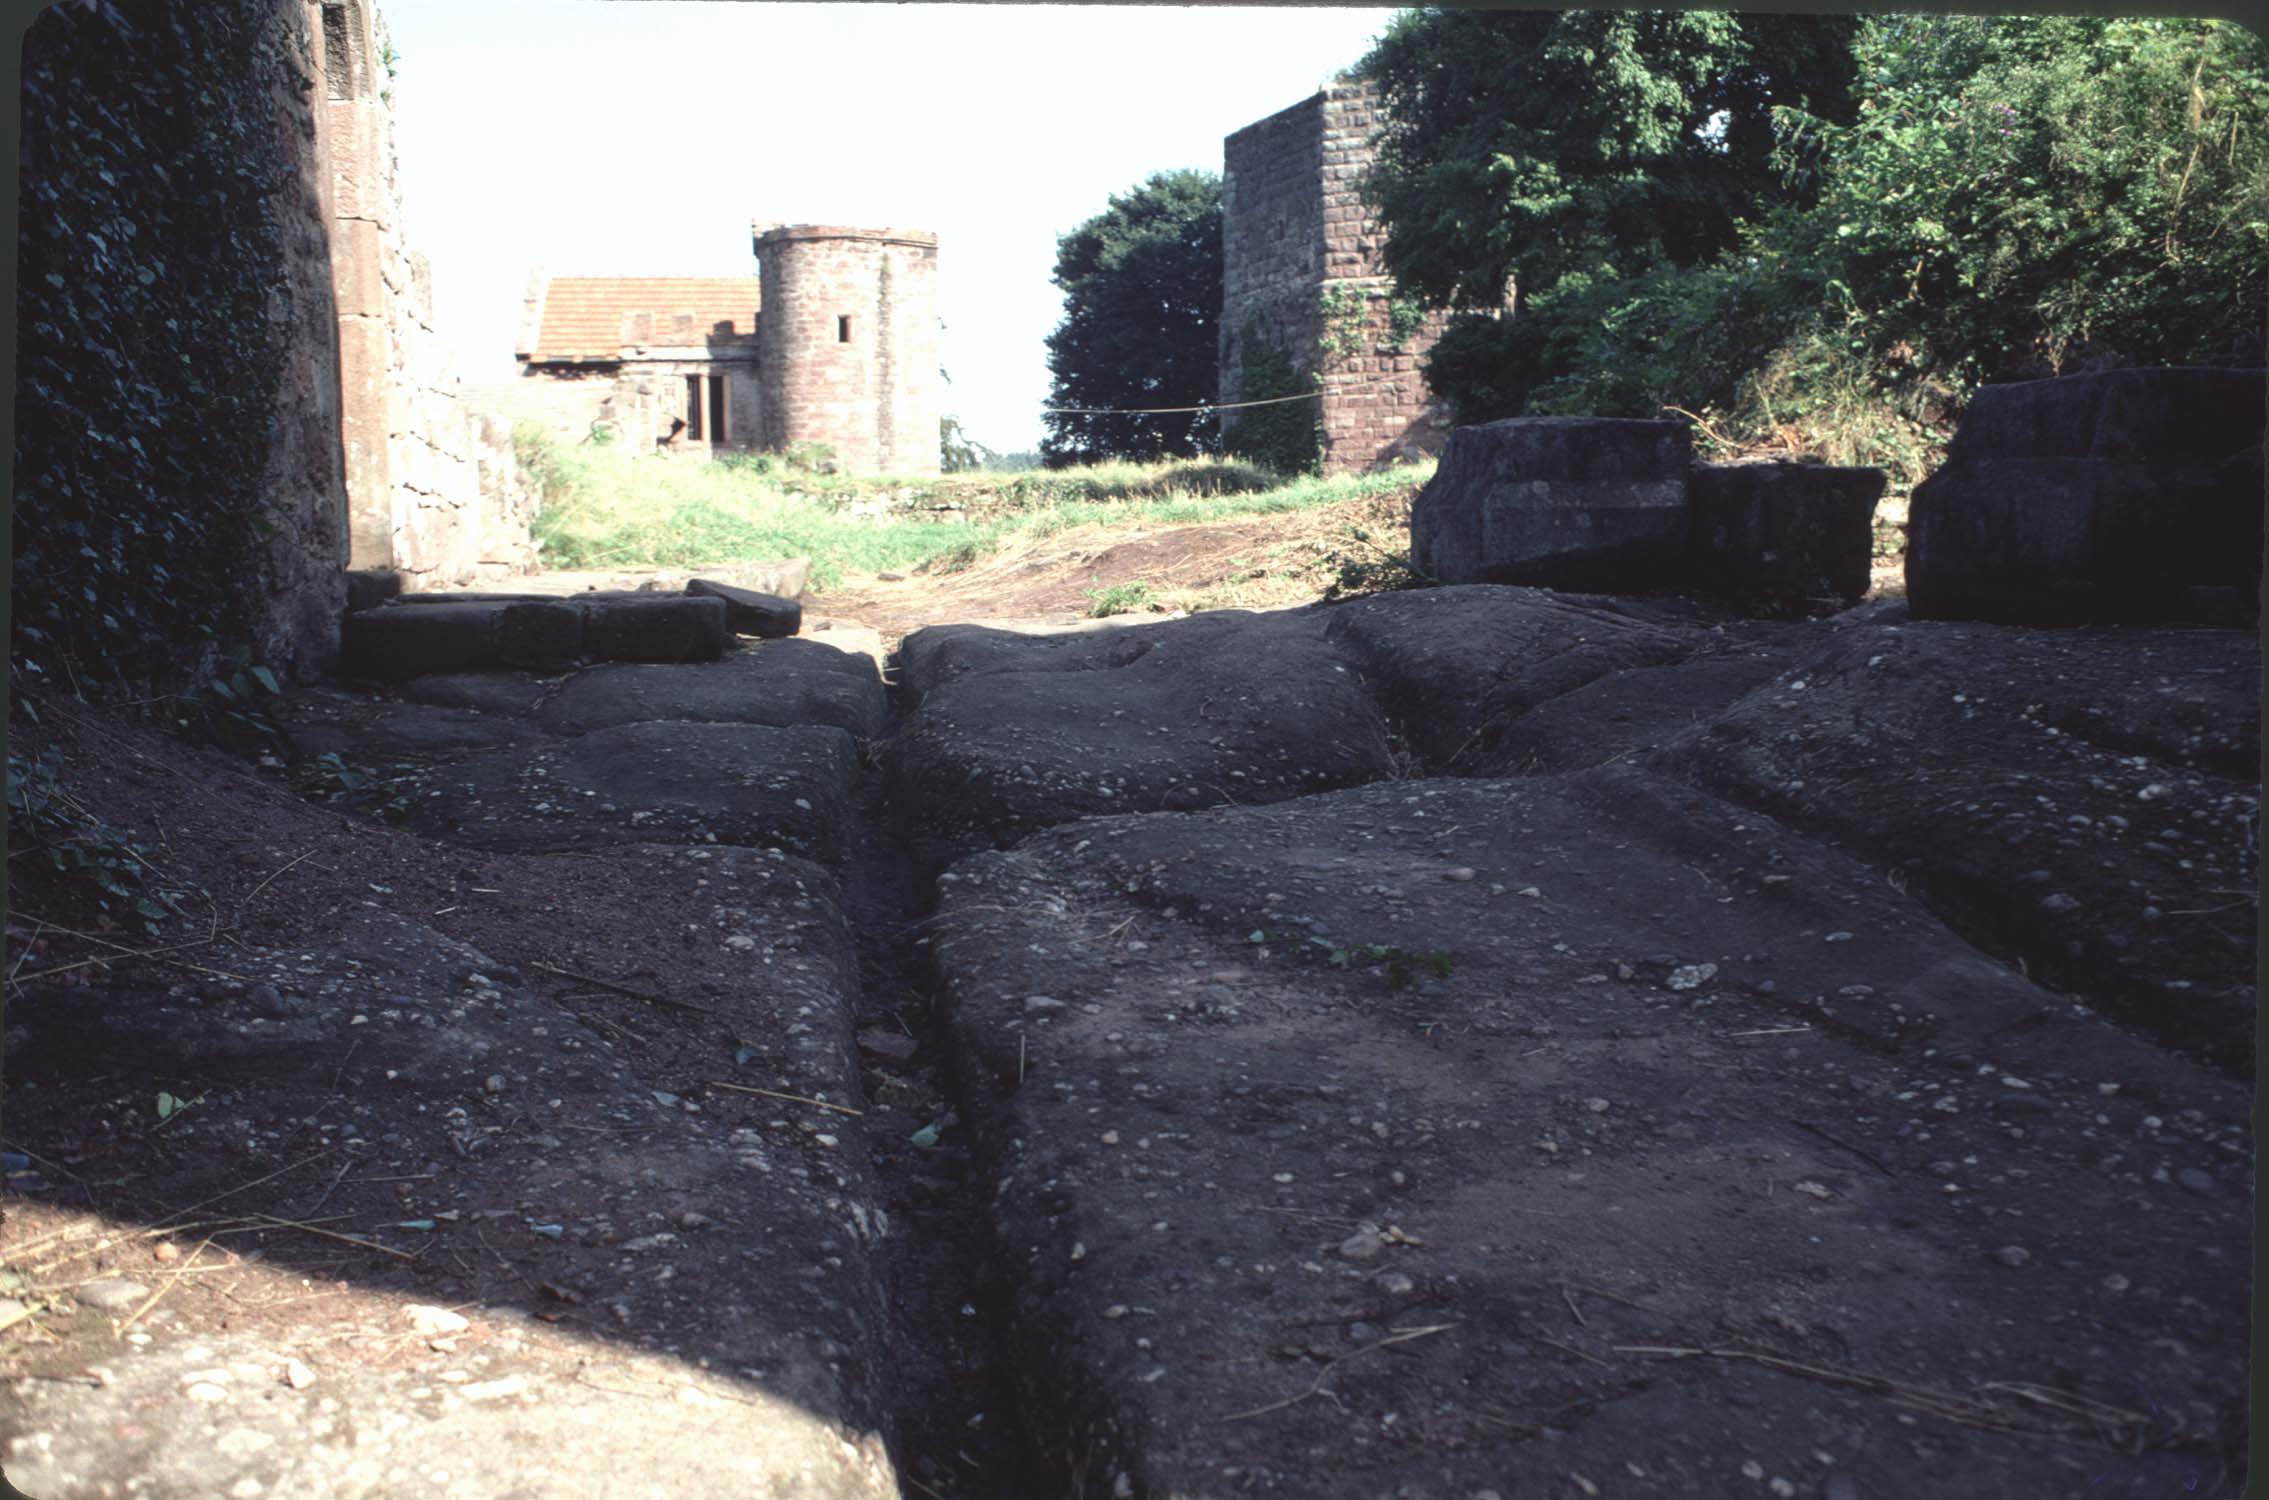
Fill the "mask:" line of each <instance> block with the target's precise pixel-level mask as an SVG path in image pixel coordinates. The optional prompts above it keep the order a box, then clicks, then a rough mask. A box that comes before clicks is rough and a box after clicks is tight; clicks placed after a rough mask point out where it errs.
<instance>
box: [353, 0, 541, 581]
mask: <svg viewBox="0 0 2269 1500" xmlns="http://www.w3.org/2000/svg"><path fill="white" fill-rule="evenodd" d="M317 9H318V10H319V12H320V17H319V20H320V26H321V41H322V50H323V54H324V85H323V94H324V101H325V109H326V112H327V116H328V127H329V128H328V131H327V135H328V140H327V142H326V146H327V152H326V154H327V156H328V158H329V161H330V166H331V180H332V204H331V214H332V218H331V231H332V270H333V277H334V282H335V285H336V288H337V295H338V312H339V360H340V388H341V392H342V397H343V403H344V410H343V412H342V419H341V427H342V434H343V438H344V445H345V450H346V464H347V494H348V500H349V509H350V515H351V517H352V521H351V536H352V563H353V566H355V567H357V568H391V569H393V570H395V571H397V572H399V573H401V574H402V581H403V586H404V587H405V588H409V589H417V588H430V587H446V586H450V585H456V584H464V583H473V582H478V581H483V580H488V579H494V578H498V577H502V576H506V575H509V574H512V573H520V572H526V571H528V570H529V569H530V568H532V567H533V566H534V564H535V547H534V543H533V541H532V539H531V538H530V537H529V536H528V535H527V533H526V525H525V521H526V519H527V517H528V515H529V514H531V506H530V504H529V503H528V502H527V501H526V498H525V496H522V495H520V491H521V489H522V488H524V487H522V486H520V485H519V483H518V481H517V478H516V477H513V478H510V479H507V478H505V477H503V476H504V475H505V472H506V469H507V467H508V466H510V465H511V464H512V453H511V444H510V434H509V428H508V427H507V428H506V430H505V439H504V441H503V443H502V445H501V446H499V445H498V444H497V443H496V442H495V441H494V440H493V437H488V436H484V434H486V433H493V424H483V423H479V422H476V421H475V420H474V419H473V415H472V413H470V412H469V411H468V410H467V409H466V405H465V402H464V400H463V396H462V391H461V388H460V383H459V381H458V378H457V374H456V371H455V368H454V365H453V361H452V359H451V357H450V353H449V351H448V349H447V348H446V347H445V346H444V344H443V343H442V341H441V338H440V336H439V335H438V333H437V332H436V331H435V329H434V320H433V272H432V268H431V267H430V265H429V264H428V263H427V261H426V259H425V257H424V256H423V255H420V254H418V253H417V252H415V251H414V250H412V249H411V248H410V246H409V244H408V242H407V239H406V237H405V236H404V233H403V228H402V185H401V180H400V175H399V162H398V160H397V158H396V155H395V149H394V116H393V108H392V104H391V101H390V98H389V93H390V90H389V88H388V71H387V65H386V56H387V45H386V31H385V22H384V20H383V18H382V17H380V16H379V15H378V13H377V11H376V9H375V8H374V7H372V6H370V5H369V4H366V3H360V0H350V3H347V4H325V5H321V6H319V7H317ZM484 469H485V471H486V472H487V473H488V474H489V475H490V476H491V480H492V486H494V487H497V490H498V493H499V494H501V495H504V496H506V497H516V498H511V499H510V504H509V508H508V509H507V510H506V511H505V512H504V513H502V514H495V515H492V514H488V513H486V512H485V510H484V506H485V505H486V504H487V503H489V502H488V497H487V496H485V495H484V493H483V489H482V480H481V475H482V473H483V472H484Z"/></svg>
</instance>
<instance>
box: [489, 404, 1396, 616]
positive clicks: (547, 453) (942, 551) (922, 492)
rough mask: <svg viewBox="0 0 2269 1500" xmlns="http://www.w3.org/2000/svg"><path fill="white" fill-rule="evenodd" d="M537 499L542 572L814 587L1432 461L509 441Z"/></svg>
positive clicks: (1273, 502)
mask: <svg viewBox="0 0 2269 1500" xmlns="http://www.w3.org/2000/svg"><path fill="white" fill-rule="evenodd" d="M514 438H515V445H516V447H517V448H518V451H519V455H520V461H521V465H522V467H523V469H524V470H525V471H526V472H527V473H528V474H529V475H530V476H531V477H532V478H533V479H534V481H535V483H536V485H537V487H538V488H539V490H540V491H541V493H542V497H543V503H542V506H541V509H540V510H539V512H538V514H537V517H536V524H535V532H536V539H537V541H538V542H539V543H540V544H541V546H542V549H543V551H542V557H543V561H544V565H545V566H546V567H548V568H638V567H688V566H692V565H695V564H701V563H724V562H759V561H766V560H770V559H774V558H783V557H809V558H810V559H811V560H812V582H813V586H814V587H816V588H820V589H826V588H828V587H831V586H833V585H835V584H837V583H839V582H841V581H842V580H843V579H844V578H846V577H850V576H853V575H859V574H870V573H877V572H884V571H890V572H911V571H913V570H914V569H916V568H922V567H925V566H926V567H929V568H930V569H931V570H932V571H946V570H951V569H953V568H957V567H965V566H967V565H968V564H970V563H973V562H975V561H977V560H978V559H980V558H983V557H985V556H987V555H989V554H991V553H992V552H993V551H995V550H996V549H998V548H999V547H1000V546H1001V544H1002V543H1003V542H1004V541H1006V540H1007V539H1009V538H1010V537H1012V536H1018V535H1022V536H1028V537H1044V536H1048V535H1050V534H1052V533H1055V532H1058V531H1063V530H1067V529H1069V528H1072V527H1075V526H1085V525H1114V526H1118V525H1124V526H1138V525H1146V526H1160V525H1168V526H1187V525H1198V524H1203V523H1206V522H1210V521H1223V520H1230V519H1233V518H1237V517H1243V516H1256V515H1271V514H1280V513H1284V512H1290V511H1299V510H1305V509H1309V508H1311V507H1315V506H1321V505H1329V504H1333V503H1335V502H1338V501H1343V500H1352V499H1358V498H1362V497H1364V496H1367V495H1372V494H1378V493H1383V492H1385V491H1388V490H1393V489H1398V488H1402V487H1405V486H1408V485H1410V484H1413V483H1417V482H1421V481H1423V480H1424V479H1425V477H1426V476H1427V474H1429V473H1430V472H1431V468H1430V466H1426V467H1419V468H1408V469H1397V470H1393V471H1390V472H1388V473H1384V474H1372V475H1351V476H1347V477H1344V478H1340V479H1318V478H1314V477H1301V478H1294V479H1285V478H1283V477H1281V476H1279V475H1276V474H1273V473H1271V472H1270V471H1268V470H1266V469H1262V468H1257V467H1255V466H1253V465H1250V464H1241V463H1235V462H1225V461H1219V460H1204V461H1196V462H1188V463H1172V464H1104V465H1097V466H1094V467H1090V468H1081V469H1054V470H1031V471H1024V472H1019V473H1005V474H982V473H979V474H949V475H940V476H934V477H919V478H890V477H863V476H862V477H849V476H843V475H828V474H815V473H809V472H805V471H803V470H800V469H798V468H796V467H794V466H791V465H788V464H786V463H784V462H782V461H781V460H779V459H777V458H773V457H771V456H769V455H746V456H744V455H734V456H732V457H729V458H726V459H724V460H720V461H717V462H712V463H703V462H699V461H696V460H693V459H690V458H688V457H685V456H682V455H648V454H638V453H632V452H629V451H626V450H623V449H618V448H612V447H601V446H592V445H589V444H578V445H573V446H570V445H566V444H563V443H561V442H560V441H559V440H558V439H557V438H555V437H554V436H552V435H551V434H550V433H549V432H547V431H545V430H544V429H542V428H540V427H536V426H533V425H523V426H522V427H520V428H519V429H517V430H516V431H515V433H514Z"/></svg>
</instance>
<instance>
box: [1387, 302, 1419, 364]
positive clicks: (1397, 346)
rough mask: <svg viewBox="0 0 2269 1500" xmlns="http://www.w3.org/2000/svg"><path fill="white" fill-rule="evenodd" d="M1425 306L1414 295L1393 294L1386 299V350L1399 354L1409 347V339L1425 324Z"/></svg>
mask: <svg viewBox="0 0 2269 1500" xmlns="http://www.w3.org/2000/svg"><path fill="white" fill-rule="evenodd" d="M1425 323H1426V307H1425V304H1423V303H1421V302H1420V301H1419V300H1418V299H1417V298H1415V297H1405V296H1393V297H1389V298H1388V299H1387V343H1386V348H1387V352H1388V353H1390V354H1400V353H1402V352H1403V351H1404V350H1406V349H1408V348H1409V347H1410V341H1411V339H1413V338H1414V337H1416V336H1417V333H1418V330H1419V329H1420V328H1422V327H1424V326H1425Z"/></svg>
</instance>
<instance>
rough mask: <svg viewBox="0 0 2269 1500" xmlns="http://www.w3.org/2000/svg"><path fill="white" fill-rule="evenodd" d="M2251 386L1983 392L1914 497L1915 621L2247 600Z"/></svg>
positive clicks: (2249, 379) (2069, 385)
mask: <svg viewBox="0 0 2269 1500" xmlns="http://www.w3.org/2000/svg"><path fill="white" fill-rule="evenodd" d="M2263 399H2264V384H2263V374H2262V372H2261V371H2258V370H2197V369H2172V370H2166V369H2161V370H2113V371H2106V372H2103V373H2100V374H2092V375H2074V376H2067V377H2065V378H2063V379H2059V380H2038V381H2026V382H2022V383H2019V384H2014V385H2001V386H1987V387H1985V388H1984V389H1982V390H1980V391H1979V392H1978V393H1977V395H1976V396H1975V397H1974V398H1972V400H1971V403H1970V408H1969V410H1968V411H1967V412H1966V413H1965V414H1964V415H1963V418H1962V424H1961V426H1960V428H1959V429H1958V430H1957V431H1956V433H1955V436H1954V441H1953V444H1952V445H1951V446H1950V448H1949V449H1948V453H1947V462H1946V465H1945V467H1943V468H1941V469H1940V470H1939V471H1938V472H1937V473H1935V474H1933V475H1931V476H1930V478H1929V479H1927V480H1925V481H1924V482H1923V483H1922V484H1920V485H1918V486H1917V487H1916V489H1915V492H1914V497H1913V502H1912V506H1911V509H1910V513H1909V521H1908V532H1907V596H1908V598H1909V600H1910V601H1911V603H1912V605H1913V608H1914V612H1915V614H1916V616H1917V617H1918V618H1928V619H1981V620H1994V621H1999V622H2002V623H2009V624H2041V625H2074V624H2086V623H2109V622H2120V621H2133V622H2145V621H2164V620H2178V619H2184V618H2187V617H2188V616H2189V615H2190V614H2191V613H2192V612H2193V610H2192V606H2191V603H2190V595H2191V591H2192V590H2193V589H2195V588H2207V589H2235V590H2237V591H2238V593H2239V596H2240V598H2241V600H2242V604H2243V607H2244V610H2245V611H2246V612H2248V613H2250V611H2251V609H2252V608H2253V606H2254V605H2255V604H2256V603H2257V601H2258V597H2259V591H2260V573H2261V545H2262V529H2261V528H2262V483H2263V464H2262V449H2261V442H2262V430H2263V421H2264V417H2263Z"/></svg>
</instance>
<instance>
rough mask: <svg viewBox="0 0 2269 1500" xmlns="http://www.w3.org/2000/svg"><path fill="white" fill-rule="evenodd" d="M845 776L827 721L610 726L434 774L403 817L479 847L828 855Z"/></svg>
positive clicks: (847, 806)
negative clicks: (678, 848) (683, 847)
mask: <svg viewBox="0 0 2269 1500" xmlns="http://www.w3.org/2000/svg"><path fill="white" fill-rule="evenodd" d="M858 776H859V765H858V756H857V754H856V752H855V751H854V749H853V746H852V742H851V737H850V736H849V735H848V734H845V733H844V732H843V731H842V730H840V729H831V728H825V727H821V726H816V725H798V726H793V727H789V728H774V727H771V726H765V725H754V724H687V723H634V724H618V725H614V726H612V727H610V728H605V729H594V730H592V731H591V732H590V733H588V734H582V735H577V736H574V737H572V738H568V739H558V740H550V741H545V742H541V743H538V744H533V745H523V746H514V747H511V748H508V749H503V750H496V751H491V752H488V753H487V754H483V755H476V756H473V757H471V758H469V759H466V760H462V761H459V762H456V763H455V764H453V765H450V766H447V767H444V768H442V769H439V770H436V771H433V772H432V773H430V774H429V775H428V776H427V777H426V778H425V780H424V783H423V786H422V788H421V790H420V791H419V793H418V795H416V796H415V797H413V798H412V800H411V803H410V811H409V814H408V816H409V820H410V822H411V824H412V825H413V826H415V827H417V828H419V829H421V830H423V831H426V832H429V833H433V834H436V835H439V836H442V837H446V838H449V839H452V840H454V841H455V842H458V843H461V844H469V845H471V846H473V847H475V848H480V849H516V850H550V849H582V848H592V847H596V846H601V845H607V844H637V843H669V842H676V843H688V844H702V843H718V844H740V845H748V846H753V847H757V848H770V847H778V848H782V849H785V850H788V851H789V852H791V853H794V854H800V855H803V856H804V857H806V858H810V859H816V860H820V861H822V862H829V861H832V860H835V859H837V858H838V857H840V855H841V854H842V852H843V850H844V847H845V845H846V843H847V840H848V836H849V829H850V825H851V820H852V817H853V807H854V805H855V804H854V791H855V788H856V786H857V783H858Z"/></svg>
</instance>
